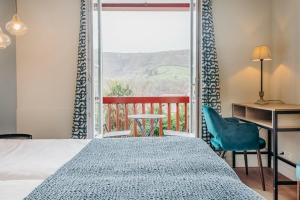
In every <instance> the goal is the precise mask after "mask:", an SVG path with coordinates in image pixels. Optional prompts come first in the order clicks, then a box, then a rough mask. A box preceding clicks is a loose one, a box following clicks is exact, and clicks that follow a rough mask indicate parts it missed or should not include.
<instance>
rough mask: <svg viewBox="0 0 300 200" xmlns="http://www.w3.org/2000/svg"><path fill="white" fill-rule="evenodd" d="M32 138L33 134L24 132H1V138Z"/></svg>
mask: <svg viewBox="0 0 300 200" xmlns="http://www.w3.org/2000/svg"><path fill="white" fill-rule="evenodd" d="M20 138H23V139H32V135H29V134H23V133H10V134H0V139H20Z"/></svg>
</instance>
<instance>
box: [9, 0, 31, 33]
mask: <svg viewBox="0 0 300 200" xmlns="http://www.w3.org/2000/svg"><path fill="white" fill-rule="evenodd" d="M15 4H16V14H15V15H14V16H13V17H12V19H11V21H9V22H7V24H6V26H5V27H6V30H7V31H8V32H9V33H10V34H12V35H15V36H20V35H24V34H25V33H27V30H28V28H27V26H26V24H24V23H23V22H22V20H21V19H20V17H19V16H18V3H17V0H15Z"/></svg>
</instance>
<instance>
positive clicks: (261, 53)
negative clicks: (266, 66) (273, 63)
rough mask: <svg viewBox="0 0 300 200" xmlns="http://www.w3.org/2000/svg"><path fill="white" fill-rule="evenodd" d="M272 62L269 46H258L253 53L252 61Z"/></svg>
mask: <svg viewBox="0 0 300 200" xmlns="http://www.w3.org/2000/svg"><path fill="white" fill-rule="evenodd" d="M260 60H272V56H271V50H270V48H269V47H268V46H265V45H263V46H257V47H255V49H254V50H253V53H252V61H260Z"/></svg>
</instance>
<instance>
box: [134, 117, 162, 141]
mask: <svg viewBox="0 0 300 200" xmlns="http://www.w3.org/2000/svg"><path fill="white" fill-rule="evenodd" d="M165 117H166V116H165V115H156V114H139V115H128V118H129V119H133V120H134V121H135V122H136V123H137V125H138V127H139V129H140V131H141V133H142V135H143V136H153V135H154V130H155V128H156V127H157V124H158V122H159V120H160V119H163V118H165ZM143 120H150V121H151V120H153V125H152V126H151V128H150V131H149V134H147V132H146V128H145V127H144V126H143V123H142V121H143Z"/></svg>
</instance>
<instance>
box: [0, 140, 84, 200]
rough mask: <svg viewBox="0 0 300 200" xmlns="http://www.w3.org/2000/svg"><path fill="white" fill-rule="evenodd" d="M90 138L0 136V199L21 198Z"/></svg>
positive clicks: (72, 155)
mask: <svg viewBox="0 0 300 200" xmlns="http://www.w3.org/2000/svg"><path fill="white" fill-rule="evenodd" d="M89 142H90V140H72V139H57V140H0V199H5V200H19V199H23V198H25V197H26V196H27V195H28V194H29V193H30V192H31V191H32V190H34V188H35V187H36V186H38V185H39V184H40V183H41V182H43V180H45V179H46V178H47V177H49V176H50V175H52V174H53V173H55V171H57V170H58V169H59V168H60V167H61V166H62V165H64V164H65V163H66V162H68V161H69V160H70V159H71V158H73V157H74V156H75V155H76V154H77V153H78V152H80V151H81V149H82V148H83V147H85V146H86V145H87V144H88V143H89Z"/></svg>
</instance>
